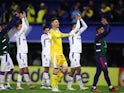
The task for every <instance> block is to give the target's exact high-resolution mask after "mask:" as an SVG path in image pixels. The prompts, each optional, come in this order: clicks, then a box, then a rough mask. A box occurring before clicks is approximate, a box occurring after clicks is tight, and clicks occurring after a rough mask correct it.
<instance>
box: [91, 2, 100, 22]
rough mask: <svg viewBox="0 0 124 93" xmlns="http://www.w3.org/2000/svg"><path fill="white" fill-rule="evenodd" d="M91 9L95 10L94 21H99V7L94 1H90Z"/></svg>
mask: <svg viewBox="0 0 124 93" xmlns="http://www.w3.org/2000/svg"><path fill="white" fill-rule="evenodd" d="M89 7H90V8H91V9H92V10H93V17H92V19H93V21H98V20H99V19H98V17H99V14H98V12H97V7H96V5H94V1H93V0H89Z"/></svg>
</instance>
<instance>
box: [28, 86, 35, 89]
mask: <svg viewBox="0 0 124 93" xmlns="http://www.w3.org/2000/svg"><path fill="white" fill-rule="evenodd" d="M28 88H29V89H34V88H36V86H33V85H29V86H28Z"/></svg>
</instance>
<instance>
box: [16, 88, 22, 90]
mask: <svg viewBox="0 0 124 93" xmlns="http://www.w3.org/2000/svg"><path fill="white" fill-rule="evenodd" d="M16 90H24V89H23V88H22V87H16Z"/></svg>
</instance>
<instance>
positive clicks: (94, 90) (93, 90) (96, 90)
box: [91, 88, 101, 92]
mask: <svg viewBox="0 0 124 93" xmlns="http://www.w3.org/2000/svg"><path fill="white" fill-rule="evenodd" d="M91 91H92V92H101V90H99V89H97V88H95V89H93V88H92V89H91Z"/></svg>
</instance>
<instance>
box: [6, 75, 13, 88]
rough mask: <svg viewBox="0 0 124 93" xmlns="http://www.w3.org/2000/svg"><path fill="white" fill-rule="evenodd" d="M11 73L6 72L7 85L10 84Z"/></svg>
mask: <svg viewBox="0 0 124 93" xmlns="http://www.w3.org/2000/svg"><path fill="white" fill-rule="evenodd" d="M11 77H12V74H7V78H6V84H7V86H10V83H9V82H10V80H11Z"/></svg>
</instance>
